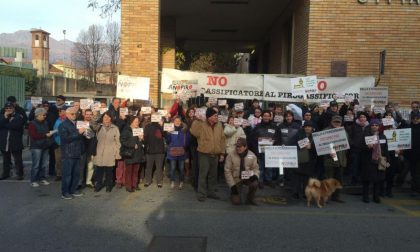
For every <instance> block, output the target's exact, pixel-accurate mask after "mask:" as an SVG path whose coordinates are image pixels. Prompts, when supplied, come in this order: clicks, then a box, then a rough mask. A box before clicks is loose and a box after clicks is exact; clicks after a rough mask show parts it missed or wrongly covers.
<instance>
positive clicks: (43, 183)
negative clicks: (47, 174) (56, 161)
mask: <svg viewBox="0 0 420 252" xmlns="http://www.w3.org/2000/svg"><path fill="white" fill-rule="evenodd" d="M39 183H40V184H41V185H49V184H50V182H48V181H46V180H45V179H43V180H41V181H40V182H39Z"/></svg>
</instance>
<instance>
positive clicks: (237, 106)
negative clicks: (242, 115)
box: [234, 102, 244, 111]
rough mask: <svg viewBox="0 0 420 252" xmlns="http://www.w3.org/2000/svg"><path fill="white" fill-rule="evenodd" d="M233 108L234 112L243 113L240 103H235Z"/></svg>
mask: <svg viewBox="0 0 420 252" xmlns="http://www.w3.org/2000/svg"><path fill="white" fill-rule="evenodd" d="M234 106H235V107H234V108H235V111H244V104H243V103H242V102H240V103H235V105H234Z"/></svg>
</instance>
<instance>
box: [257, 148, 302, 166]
mask: <svg viewBox="0 0 420 252" xmlns="http://www.w3.org/2000/svg"><path fill="white" fill-rule="evenodd" d="M264 149H265V167H267V168H280V169H282V168H297V167H298V159H297V146H265V147H264Z"/></svg>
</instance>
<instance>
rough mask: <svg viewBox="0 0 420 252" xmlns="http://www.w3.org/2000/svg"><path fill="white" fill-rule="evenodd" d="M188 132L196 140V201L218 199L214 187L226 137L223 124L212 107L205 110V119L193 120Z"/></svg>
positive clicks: (222, 157)
mask: <svg viewBox="0 0 420 252" xmlns="http://www.w3.org/2000/svg"><path fill="white" fill-rule="evenodd" d="M190 132H191V134H192V135H194V136H195V137H196V138H197V141H198V148H197V150H198V160H199V169H200V170H199V181H198V201H201V202H202V201H205V200H206V198H213V199H220V198H219V196H217V194H216V192H215V189H216V183H217V166H218V161H223V159H224V153H225V148H226V143H225V141H226V139H225V134H224V132H223V126H222V124H221V123H219V122H218V118H217V111H216V110H215V109H214V108H208V109H207V110H206V120H205V121H201V120H200V121H199V120H196V121H194V122H193V124H192V126H191V129H190Z"/></svg>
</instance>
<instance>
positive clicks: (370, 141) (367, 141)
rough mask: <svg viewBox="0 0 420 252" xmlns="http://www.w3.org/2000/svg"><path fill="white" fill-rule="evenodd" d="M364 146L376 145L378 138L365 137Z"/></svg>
mask: <svg viewBox="0 0 420 252" xmlns="http://www.w3.org/2000/svg"><path fill="white" fill-rule="evenodd" d="M365 142H366V145H369V144H377V143H378V137H377V136H367V137H365Z"/></svg>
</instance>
